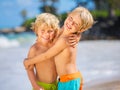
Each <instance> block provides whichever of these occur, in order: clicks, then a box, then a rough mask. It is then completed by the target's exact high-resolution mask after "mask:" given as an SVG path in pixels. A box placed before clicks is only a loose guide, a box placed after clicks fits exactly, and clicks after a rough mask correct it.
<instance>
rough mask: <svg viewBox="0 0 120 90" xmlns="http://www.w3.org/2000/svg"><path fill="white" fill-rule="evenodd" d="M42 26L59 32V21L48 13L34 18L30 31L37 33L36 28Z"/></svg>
mask: <svg viewBox="0 0 120 90" xmlns="http://www.w3.org/2000/svg"><path fill="white" fill-rule="evenodd" d="M42 24H46V25H47V26H48V27H51V28H53V30H55V31H56V32H58V30H59V28H60V27H59V20H58V18H57V17H56V16H55V15H53V14H50V13H42V14H40V15H38V16H37V17H36V20H35V22H34V23H32V25H31V29H32V30H33V31H34V32H35V33H36V35H37V32H38V27H39V26H41V25H42Z"/></svg>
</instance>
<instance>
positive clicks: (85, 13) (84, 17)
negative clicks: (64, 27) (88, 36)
mask: <svg viewBox="0 0 120 90" xmlns="http://www.w3.org/2000/svg"><path fill="white" fill-rule="evenodd" d="M71 13H78V14H79V15H80V19H81V21H82V25H81V27H80V30H83V31H85V30H87V29H89V28H91V27H92V25H93V24H94V20H93V16H92V14H91V13H90V12H89V10H88V9H86V8H84V7H81V6H79V7H77V8H75V9H74V10H73V11H72V12H71Z"/></svg>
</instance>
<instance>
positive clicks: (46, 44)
mask: <svg viewBox="0 0 120 90" xmlns="http://www.w3.org/2000/svg"><path fill="white" fill-rule="evenodd" d="M36 42H37V43H40V45H42V46H44V47H49V46H50V45H51V43H50V42H49V43H45V42H42V41H41V40H39V39H37V40H36Z"/></svg>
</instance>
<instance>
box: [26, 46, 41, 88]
mask: <svg viewBox="0 0 120 90" xmlns="http://www.w3.org/2000/svg"><path fill="white" fill-rule="evenodd" d="M34 54H35V50H34V47H33V48H31V49H30V51H29V53H28V58H31V57H33V56H35V55H34ZM32 67H33V68H31V69H27V75H28V78H29V80H30V82H31V84H32V86H33V88H34V89H35V90H40V88H41V87H40V86H38V85H37V78H36V76H35V72H34V65H32ZM41 89H42V88H41Z"/></svg>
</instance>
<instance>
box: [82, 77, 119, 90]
mask: <svg viewBox="0 0 120 90" xmlns="http://www.w3.org/2000/svg"><path fill="white" fill-rule="evenodd" d="M98 81H99V80H98ZM98 81H94V83H91V84H88V85H84V87H83V90H120V77H117V78H116V79H111V80H104V81H102V82H98ZM89 83H90V82H89Z"/></svg>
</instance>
